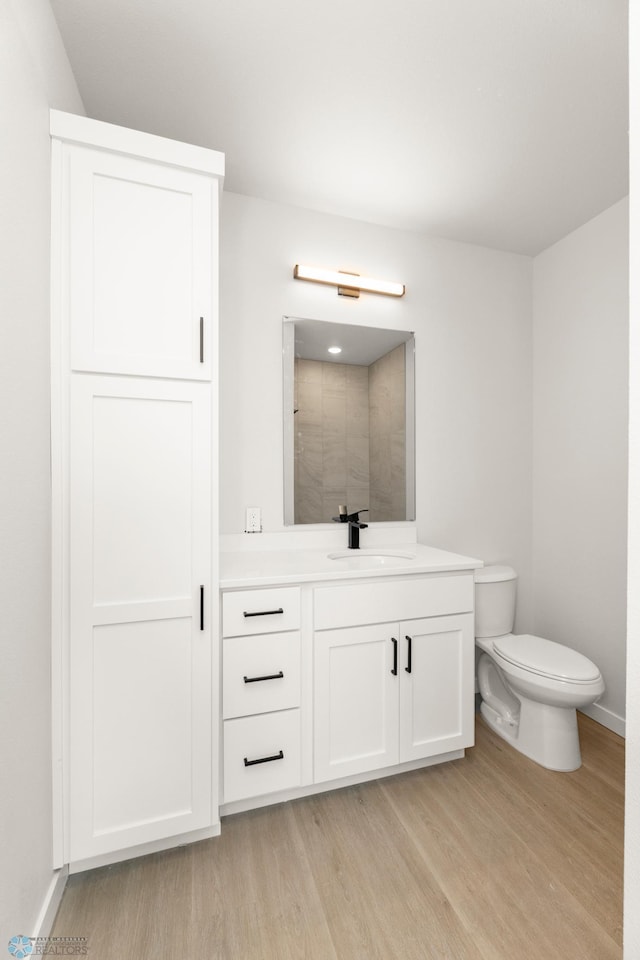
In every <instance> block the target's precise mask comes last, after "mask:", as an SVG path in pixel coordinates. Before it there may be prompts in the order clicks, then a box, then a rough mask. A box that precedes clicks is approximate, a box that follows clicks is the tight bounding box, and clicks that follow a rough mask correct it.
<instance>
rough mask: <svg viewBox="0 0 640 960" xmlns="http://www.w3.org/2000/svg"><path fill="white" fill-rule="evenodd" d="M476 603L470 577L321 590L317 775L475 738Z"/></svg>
mask: <svg viewBox="0 0 640 960" xmlns="http://www.w3.org/2000/svg"><path fill="white" fill-rule="evenodd" d="M472 610H473V578H472V577H471V576H470V575H458V576H446V577H445V576H443V577H437V576H436V577H426V578H419V579H407V580H397V581H396V580H395V578H391V579H390V580H388V581H387V582H384V583H376V584H373V583H371V584H349V585H347V584H340V585H339V586H330V587H326V588H322V587H319V588H318V589H317V590H316V599H315V615H314V621H315V625H316V629H315V634H314V780H315V781H316V782H323V781H327V780H335V779H339V778H341V777H346V776H351V775H354V774H359V773H365V772H367V771H370V770H377V769H381V768H384V767H388V766H392V765H394V764H398V763H405V762H407V761H412V760H420V759H424V758H428V757H433V756H437V755H439V754H446V753H449V752H452V751H455V750H461V749H463V748H465V747H468V746H471V745H472V744H473V736H474V726H473V723H474V717H473V710H474V699H473V662H474V638H473V613H472V612H471V611H472ZM392 611H393V612H395V614H396V617H395V619H392V617H391V614H392ZM403 612H404V613H407V612H408V613H409V614H410V616H411V617H414V616H416V615H417V614H418V613H422V614H423V616H422V617H420V618H419V619H403V620H400V619H399V618H398V614H400V615H401V614H402V613H403ZM378 617H380V618H381V619H382V620H384V621H385V622H383V623H370V624H367V625H361V626H350V625H349V624H351V623H352V622H353V620H354V619H356V618H357V619H359V620H360V622H361V623H362V621H363V620H365V621H366V620H372V619H374V618H376V619H377V618H378ZM342 624H347V625H346V626H342ZM319 626H321V627H322V628H323V629H318V627H319Z"/></svg>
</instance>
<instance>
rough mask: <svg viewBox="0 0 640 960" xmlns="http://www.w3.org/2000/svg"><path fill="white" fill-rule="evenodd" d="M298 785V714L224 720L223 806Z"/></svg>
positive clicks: (286, 713) (291, 711)
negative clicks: (233, 801)
mask: <svg viewBox="0 0 640 960" xmlns="http://www.w3.org/2000/svg"><path fill="white" fill-rule="evenodd" d="M256 761H258V762H256ZM300 781H301V766H300V711H299V710H285V711H284V712H282V713H268V714H264V715H259V716H256V717H241V718H240V719H238V720H225V722H224V788H223V793H224V802H225V803H230V802H231V801H232V800H243V799H245V798H246V797H259V796H261V795H262V794H263V793H273V792H274V791H276V790H286V789H288V788H289V787H297V786H299V785H300Z"/></svg>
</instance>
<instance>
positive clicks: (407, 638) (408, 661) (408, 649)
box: [405, 635, 411, 673]
mask: <svg viewBox="0 0 640 960" xmlns="http://www.w3.org/2000/svg"><path fill="white" fill-rule="evenodd" d="M405 640H406V641H407V642H408V644H409V646H408V648H407V665H406V667H405V670H406V671H407V673H411V637H407V636H406V635H405Z"/></svg>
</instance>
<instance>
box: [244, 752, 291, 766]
mask: <svg viewBox="0 0 640 960" xmlns="http://www.w3.org/2000/svg"><path fill="white" fill-rule="evenodd" d="M272 760H284V753H283V752H282V750H280V751H279V753H276V755H275V756H274V757H259V758H258V759H257V760H247V758H246V757H245V758H244V765H245V767H253V766H255V764H256V763H271V761H272Z"/></svg>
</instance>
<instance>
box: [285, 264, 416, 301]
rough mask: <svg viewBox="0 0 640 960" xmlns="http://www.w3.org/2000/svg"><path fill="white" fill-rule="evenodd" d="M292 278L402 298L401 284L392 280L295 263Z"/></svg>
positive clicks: (402, 289) (402, 287) (402, 288)
mask: <svg viewBox="0 0 640 960" xmlns="http://www.w3.org/2000/svg"><path fill="white" fill-rule="evenodd" d="M293 276H294V278H295V279H296V280H311V281H313V282H314V283H326V284H329V285H330V286H334V287H346V288H348V289H354V290H365V291H366V292H367V293H381V294H383V295H384V296H386V297H402V296H404V284H402V283H395V282H394V281H393V280H376V279H375V278H374V277H360V276H358V275H357V274H353V273H341V272H340V271H339V270H325V269H324V268H323V267H308V266H304V265H303V264H300V263H296V265H295V267H294V268H293Z"/></svg>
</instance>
